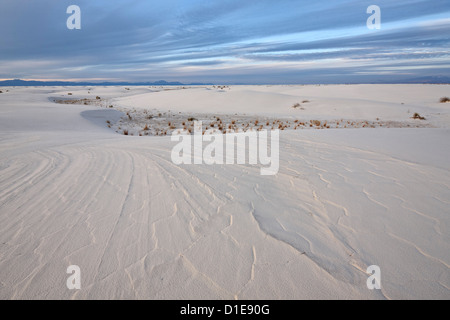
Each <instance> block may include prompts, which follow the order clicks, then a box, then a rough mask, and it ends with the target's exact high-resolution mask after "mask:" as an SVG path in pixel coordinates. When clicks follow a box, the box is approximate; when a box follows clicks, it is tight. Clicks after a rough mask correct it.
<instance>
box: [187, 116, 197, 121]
mask: <svg viewBox="0 0 450 320" xmlns="http://www.w3.org/2000/svg"><path fill="white" fill-rule="evenodd" d="M188 121H197V119H196V118H194V117H190V118H188Z"/></svg>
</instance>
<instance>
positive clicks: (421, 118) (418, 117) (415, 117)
mask: <svg viewBox="0 0 450 320" xmlns="http://www.w3.org/2000/svg"><path fill="white" fill-rule="evenodd" d="M412 118H413V119H419V120H425V118H424V117H422V116H421V115H420V114H418V113H417V112H416V113H414V115H413V116H412Z"/></svg>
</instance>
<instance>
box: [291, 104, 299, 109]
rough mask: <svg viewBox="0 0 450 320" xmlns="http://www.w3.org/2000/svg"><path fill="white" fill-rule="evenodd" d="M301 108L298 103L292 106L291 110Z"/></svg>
mask: <svg viewBox="0 0 450 320" xmlns="http://www.w3.org/2000/svg"><path fill="white" fill-rule="evenodd" d="M300 107H301V104H300V103H296V104H294V105H293V106H292V108H294V109H297V108H300Z"/></svg>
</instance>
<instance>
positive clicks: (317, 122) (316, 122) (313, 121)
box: [311, 120, 320, 127]
mask: <svg viewBox="0 0 450 320" xmlns="http://www.w3.org/2000/svg"><path fill="white" fill-rule="evenodd" d="M311 123H312V124H313V125H315V126H316V127H320V121H319V120H311Z"/></svg>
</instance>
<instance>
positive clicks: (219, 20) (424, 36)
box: [0, 0, 450, 82]
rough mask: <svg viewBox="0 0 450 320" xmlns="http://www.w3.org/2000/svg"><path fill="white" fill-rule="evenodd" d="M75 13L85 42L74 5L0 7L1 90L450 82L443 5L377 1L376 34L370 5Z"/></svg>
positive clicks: (108, 5)
mask: <svg viewBox="0 0 450 320" xmlns="http://www.w3.org/2000/svg"><path fill="white" fill-rule="evenodd" d="M76 2H77V3H76V4H77V5H79V6H80V8H81V10H82V29H81V30H68V29H67V28H66V19H67V17H68V15H67V14H66V8H67V7H68V6H69V5H71V4H74V2H73V1H72V0H70V1H69V0H61V1H54V0H40V1H33V0H15V1H2V2H1V3H0V78H11V77H21V78H39V79H40V78H56V79H65V78H68V79H73V78H79V79H97V78H102V79H104V78H111V79H123V80H128V81H133V80H135V81H142V80H158V79H160V78H165V79H168V80H171V79H173V80H183V79H185V80H187V81H189V80H191V81H202V80H205V81H235V82H242V81H243V80H245V81H247V82H256V81H263V82H264V81H266V82H273V81H272V80H273V79H276V81H277V82H283V77H284V79H285V80H286V82H292V81H293V80H295V77H296V76H297V77H300V76H302V77H303V76H304V75H305V74H307V75H309V76H311V77H314V78H318V79H319V80H320V79H322V81H323V82H327V81H330V79H335V77H338V76H339V77H340V78H341V79H355V77H356V78H357V77H360V78H361V79H363V77H361V74H363V73H366V74H371V75H373V74H375V73H376V72H377V70H381V69H380V68H381V66H386V68H389V70H394V71H392V72H391V73H392V75H393V74H395V67H396V66H397V67H398V70H399V74H400V73H403V74H404V73H407V74H409V75H410V76H419V75H433V74H436V72H439V73H440V74H447V75H448V74H449V73H450V72H449V65H450V58H449V56H448V54H446V52H449V51H450V50H449V49H450V38H449V35H450V20H449V19H448V18H449V17H450V3H449V1H448V0H433V2H432V5H430V1H429V0H397V1H390V0H378V1H377V5H379V6H380V7H381V10H382V29H381V30H368V29H367V28H366V20H367V18H368V16H369V15H368V14H367V13H366V9H367V7H368V6H369V5H371V4H373V3H372V1H366V0H335V1H294V0H292V1H289V0H285V1H272V0H246V1H242V0H228V1H204V0H194V1H192V0H165V1H163V2H162V1H146V0H134V1H130V0H118V1H107V0H97V1H87V0H84V1H81V0H80V1H76ZM330 61H331V62H330ZM333 61H335V63H334V64H333ZM336 61H339V63H337V62H336ZM424 65H427V66H430V68H429V69H425V68H414V66H424ZM339 66H340V68H339ZM407 66H411V69H410V70H409V71H405V68H406V67H407ZM437 66H440V68H439V69H438V68H437ZM377 68H378V69H377ZM400 70H401V71H400ZM379 74H380V76H383V77H384V78H388V77H389V76H392V75H386V72H385V71H383V72H381V71H380V72H379ZM364 79H365V78H364ZM362 81H366V80H362Z"/></svg>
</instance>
